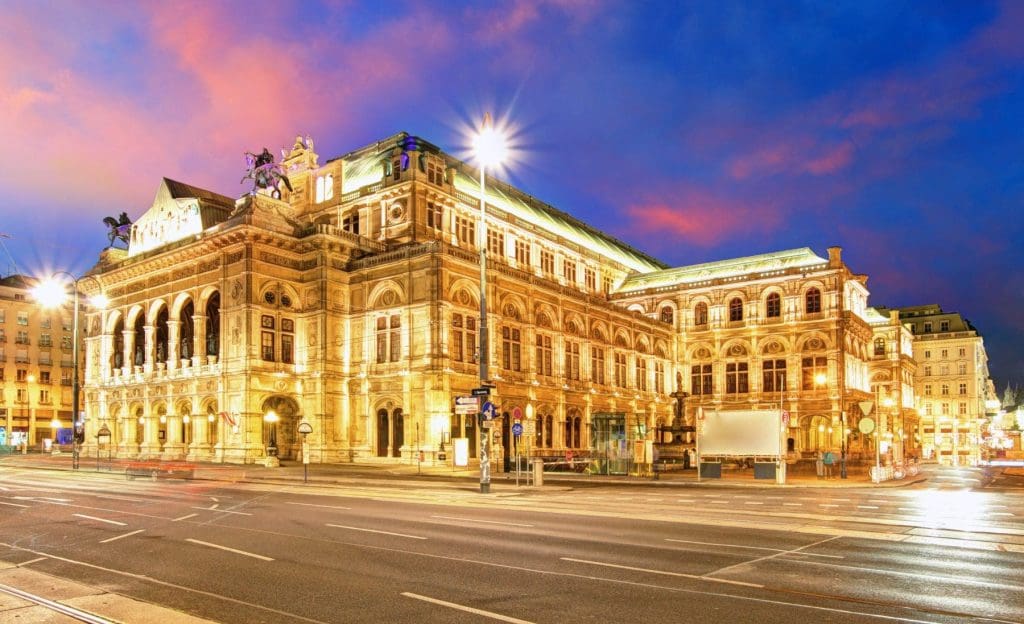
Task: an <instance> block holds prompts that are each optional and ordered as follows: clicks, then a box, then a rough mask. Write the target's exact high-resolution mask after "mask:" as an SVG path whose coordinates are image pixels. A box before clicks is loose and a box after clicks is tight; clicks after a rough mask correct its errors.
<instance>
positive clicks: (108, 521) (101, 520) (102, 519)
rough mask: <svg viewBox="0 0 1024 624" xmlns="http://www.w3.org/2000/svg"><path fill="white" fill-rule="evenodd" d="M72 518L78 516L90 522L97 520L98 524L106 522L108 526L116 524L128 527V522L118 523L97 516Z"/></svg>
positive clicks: (82, 515)
mask: <svg viewBox="0 0 1024 624" xmlns="http://www.w3.org/2000/svg"><path fill="white" fill-rule="evenodd" d="M71 515H72V516H78V517H79V518H88V519H89V520H96V521H97V522H106V523H107V524H116V525H117V526H128V523H127V522H118V521H117V520H107V519H106V518H97V517H96V516H87V515H85V514H71Z"/></svg>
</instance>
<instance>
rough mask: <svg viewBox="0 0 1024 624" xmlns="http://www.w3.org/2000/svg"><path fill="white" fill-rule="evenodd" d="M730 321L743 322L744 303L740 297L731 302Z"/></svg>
mask: <svg viewBox="0 0 1024 624" xmlns="http://www.w3.org/2000/svg"><path fill="white" fill-rule="evenodd" d="M729 320H730V321H742V320H743V301H741V300H740V298H739V297H735V298H733V300H732V301H730V302H729Z"/></svg>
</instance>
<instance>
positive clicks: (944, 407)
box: [942, 403, 949, 416]
mask: <svg viewBox="0 0 1024 624" xmlns="http://www.w3.org/2000/svg"><path fill="white" fill-rule="evenodd" d="M942 415H943V416H949V403H943V404H942Z"/></svg>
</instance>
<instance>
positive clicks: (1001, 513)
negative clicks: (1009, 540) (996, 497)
mask: <svg viewBox="0 0 1024 624" xmlns="http://www.w3.org/2000/svg"><path fill="white" fill-rule="evenodd" d="M989 515H990V516H1012V515H1013V514H1012V513H1010V512H1008V511H994V512H992V513H990V514H989Z"/></svg>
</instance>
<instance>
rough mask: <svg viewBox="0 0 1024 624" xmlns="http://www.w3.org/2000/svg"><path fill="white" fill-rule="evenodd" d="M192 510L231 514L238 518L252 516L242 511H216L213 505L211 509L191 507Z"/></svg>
mask: <svg viewBox="0 0 1024 624" xmlns="http://www.w3.org/2000/svg"><path fill="white" fill-rule="evenodd" d="M192 509H202V510H203V511H216V512H217V513H232V514H238V515H239V516H251V515H252V514H251V513H246V512H244V511H229V510H227V509H217V506H216V505H214V506H213V507H193V508H192Z"/></svg>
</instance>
